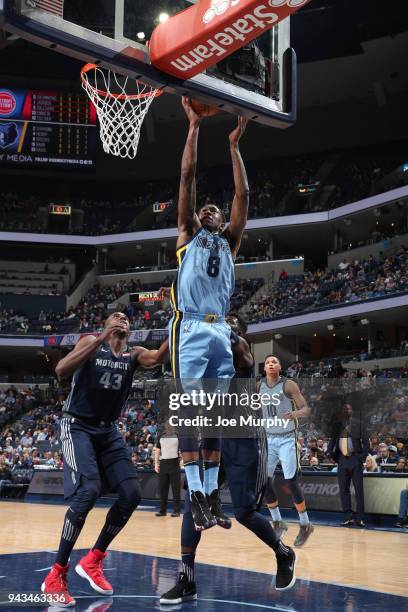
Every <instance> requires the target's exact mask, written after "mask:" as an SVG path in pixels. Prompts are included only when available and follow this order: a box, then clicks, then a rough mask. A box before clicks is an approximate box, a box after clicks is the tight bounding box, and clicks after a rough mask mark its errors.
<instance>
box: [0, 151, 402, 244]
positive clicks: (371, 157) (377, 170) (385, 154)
mask: <svg viewBox="0 0 408 612" xmlns="http://www.w3.org/2000/svg"><path fill="white" fill-rule="evenodd" d="M405 148H406V147H405ZM405 148H404V143H401V144H400V145H396V144H395V143H392V145H382V146H381V147H378V145H376V146H375V147H368V148H365V149H361V150H347V151H335V152H329V153H327V154H325V155H322V154H312V155H304V156H298V157H291V158H283V159H272V160H268V161H262V162H256V163H248V164H247V171H248V177H249V183H250V189H251V207H250V211H249V217H250V218H261V217H271V216H273V217H276V216H281V215H288V214H297V213H305V212H315V211H319V210H327V209H328V208H335V207H337V206H341V205H342V204H346V203H348V202H351V201H356V200H358V199H361V198H364V197H368V196H370V195H373V194H374V193H377V192H380V191H387V190H389V189H392V188H393V187H396V186H401V185H402V184H406V181H407V178H408V177H407V173H406V172H405V173H398V172H394V173H392V171H393V170H395V169H396V168H398V167H399V166H401V164H403V163H405V162H406V159H405ZM328 159H329V160H330V163H329V164H327V163H326V162H327V160H328ZM394 174H395V176H394ZM386 179H387V180H386ZM316 181H318V182H319V185H318V188H317V190H316V191H315V192H312V194H310V195H309V196H305V195H304V194H300V193H299V192H298V186H299V185H300V184H303V185H309V184H311V183H314V182H316ZM177 183H178V179H177V178H173V179H170V180H167V181H160V182H157V183H146V184H143V185H141V184H137V186H136V189H137V192H138V193H137V194H136V195H135V194H134V190H135V186H134V185H133V186H132V190H130V188H129V187H127V188H125V187H124V189H128V191H129V193H130V194H131V195H129V197H128V198H126V197H125V196H123V197H122V198H121V199H120V200H118V199H117V198H113V197H112V198H108V197H100V198H97V197H94V198H91V197H87V198H84V197H83V195H75V194H71V195H70V196H69V197H67V198H65V199H66V200H67V201H69V203H70V205H71V206H72V208H73V209H74V210H78V211H82V217H81V219H82V221H81V223H80V224H79V225H74V226H73V227H71V228H70V229H68V230H65V232H66V233H72V234H85V235H99V234H100V235H103V234H114V233H119V232H124V231H135V230H142V229H152V228H153V229H154V228H164V227H174V226H175V224H176V217H175V211H176V202H177V190H178V186H177ZM79 189H81V187H79ZM79 193H80V192H79ZM232 195H233V194H232V176H231V171H230V168H223V167H220V168H215V169H210V170H208V171H206V172H202V173H200V175H199V176H198V199H197V201H198V204H199V205H203V204H204V203H205V202H207V201H212V202H216V203H217V204H218V205H219V206H220V207H222V208H223V209H224V210H225V211H226V212H227V213H228V209H229V206H230V204H231V200H232ZM50 198H51V196H50V194H49V193H47V194H46V195H45V194H43V195H41V194H39V195H32V194H29V193H24V192H21V193H19V192H15V191H13V192H11V191H3V192H2V193H0V203H1V206H0V231H15V232H38V233H46V232H50V233H52V232H53V231H60V230H53V229H52V228H49V227H48V225H47V220H46V210H47V206H48V205H49V204H50ZM154 202H171V203H172V204H171V205H170V206H169V208H168V210H167V211H165V212H164V213H162V214H160V215H154V214H153V212H152V205H153V203H154ZM40 211H43V215H42V216H41V214H40ZM44 215H45V216H44Z"/></svg>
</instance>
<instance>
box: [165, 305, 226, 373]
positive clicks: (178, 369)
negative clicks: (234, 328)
mask: <svg viewBox="0 0 408 612" xmlns="http://www.w3.org/2000/svg"><path fill="white" fill-rule="evenodd" d="M169 343H170V346H169V348H170V356H171V364H172V371H173V376H174V378H176V379H182V380H191V381H193V380H196V381H197V380H201V379H203V378H212V379H215V380H216V379H219V378H228V379H230V378H233V376H234V374H235V369H234V364H233V357H232V350H231V328H230V326H229V325H228V324H227V323H226V322H225V321H219V322H216V323H207V322H205V321H200V320H196V319H190V318H187V319H184V317H183V313H178V316H173V318H172V319H171V321H170V324H169Z"/></svg>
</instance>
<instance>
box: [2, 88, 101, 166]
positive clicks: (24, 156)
mask: <svg viewBox="0 0 408 612" xmlns="http://www.w3.org/2000/svg"><path fill="white" fill-rule="evenodd" d="M96 137H97V135H96V111H95V107H94V106H93V104H92V103H91V101H90V100H89V99H88V98H87V97H86V96H85V95H82V94H81V93H66V92H55V91H40V90H16V89H14V90H10V89H2V88H1V87H0V166H4V165H7V166H17V165H25V166H33V167H37V168H38V167H41V166H42V167H47V169H49V168H52V167H64V169H66V168H67V167H68V168H73V169H76V170H77V169H84V170H85V169H87V170H89V169H92V168H94V166H95V152H96Z"/></svg>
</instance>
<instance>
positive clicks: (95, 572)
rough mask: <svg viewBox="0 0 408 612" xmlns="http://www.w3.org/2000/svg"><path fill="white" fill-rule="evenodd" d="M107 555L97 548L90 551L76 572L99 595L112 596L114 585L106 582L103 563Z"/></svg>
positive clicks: (76, 568)
mask: <svg viewBox="0 0 408 612" xmlns="http://www.w3.org/2000/svg"><path fill="white" fill-rule="evenodd" d="M106 554H107V553H103V552H101V551H100V550H98V549H97V548H94V549H93V550H90V551H89V553H88V554H87V555H85V557H82V559H81V560H80V562H79V563H78V565H77V566H76V567H75V571H76V573H77V574H79V576H81V578H85V579H86V580H87V581H88V582H89V584H90V585H91V587H92V588H93V589H94V591H96V592H97V593H101V595H112V593H113V588H112V585H111V584H110V583H109V582H108V581H107V580H106V578H105V576H104V573H103V566H102V562H103V560H104V558H105V557H106Z"/></svg>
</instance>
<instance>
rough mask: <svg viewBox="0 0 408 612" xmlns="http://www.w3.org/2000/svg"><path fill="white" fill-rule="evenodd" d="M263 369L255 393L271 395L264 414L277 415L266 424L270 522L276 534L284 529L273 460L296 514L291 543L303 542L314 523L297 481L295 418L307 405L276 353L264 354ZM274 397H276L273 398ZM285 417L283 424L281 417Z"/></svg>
mask: <svg viewBox="0 0 408 612" xmlns="http://www.w3.org/2000/svg"><path fill="white" fill-rule="evenodd" d="M264 369H265V374H266V377H265V378H263V379H262V380H261V381H260V383H259V393H261V394H262V393H263V394H265V395H266V396H267V395H269V396H270V398H271V401H270V404H269V406H265V411H264V416H265V417H278V419H279V420H281V421H282V422H281V423H279V422H278V421H277V423H276V425H271V426H270V427H268V428H267V430H266V433H267V436H268V484H267V488H266V494H265V499H266V503H267V506H268V508H269V510H270V513H271V515H272V520H273V526H274V528H275V529H276V531H277V532H278V534H279V535H282V534H283V533H284V532H285V531H287V529H288V526H287V524H286V523H285V522H284V521H282V518H281V515H280V511H279V504H278V499H277V496H276V493H275V490H274V487H273V477H274V473H275V469H276V466H277V464H278V463H279V462H280V464H281V466H282V471H283V477H284V479H285V483H286V484H287V485H288V487H289V489H290V491H291V493H292V497H293V501H294V503H295V506H296V510H297V511H298V514H299V521H300V529H299V533H298V535H297V537H296V539H295V542H294V546H303V544H305V542H306V540H307V539H308V538H309V536H310V535H311V534H312V533H313V531H314V527H313V525H312V524H311V523H310V521H309V517H308V514H307V512H306V502H305V498H304V495H303V491H302V489H301V488H300V486H299V483H298V474H299V472H300V462H299V449H298V447H297V426H298V425H297V424H298V419H300V418H305V417H308V416H309V414H310V408H309V407H308V405H307V403H306V400H305V398H304V397H303V395H302V394H301V392H300V389H299V387H298V385H297V384H296V383H295V381H294V380H289V379H287V378H285V377H284V376H281V370H282V365H281V362H280V360H279V358H278V357H276V355H267V357H266V358H265V363H264ZM276 398H278V399H276ZM284 419H285V420H287V423H286V427H285V426H284V424H283V420H284Z"/></svg>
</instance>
